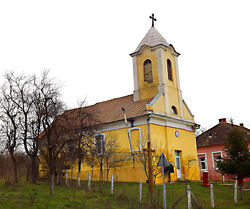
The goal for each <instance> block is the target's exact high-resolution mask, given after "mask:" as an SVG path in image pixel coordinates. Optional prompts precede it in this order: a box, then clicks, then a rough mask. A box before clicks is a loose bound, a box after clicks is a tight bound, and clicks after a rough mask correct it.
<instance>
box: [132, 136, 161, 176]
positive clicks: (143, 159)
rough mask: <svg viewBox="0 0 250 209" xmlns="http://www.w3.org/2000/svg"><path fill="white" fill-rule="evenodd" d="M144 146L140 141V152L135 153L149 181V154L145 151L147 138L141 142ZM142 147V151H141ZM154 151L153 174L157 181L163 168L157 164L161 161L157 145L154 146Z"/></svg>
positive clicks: (143, 138)
mask: <svg viewBox="0 0 250 209" xmlns="http://www.w3.org/2000/svg"><path fill="white" fill-rule="evenodd" d="M141 143H142V145H140V141H138V143H137V144H138V145H137V146H138V151H136V152H135V156H136V157H137V159H138V160H139V163H140V164H141V165H142V166H143V169H144V172H145V174H146V176H147V178H148V179H149V174H148V153H147V152H146V151H143V150H144V149H146V148H147V147H146V144H147V139H146V138H145V137H142V140H141ZM140 147H142V150H141V149H140ZM152 147H154V148H153V151H154V152H152V172H153V178H154V179H156V177H157V176H158V175H159V174H160V173H161V168H160V167H159V166H157V162H158V161H159V158H160V155H159V153H158V152H157V148H158V146H157V145H153V146H152Z"/></svg>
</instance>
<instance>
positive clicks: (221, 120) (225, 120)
mask: <svg viewBox="0 0 250 209" xmlns="http://www.w3.org/2000/svg"><path fill="white" fill-rule="evenodd" d="M226 122H227V119H226V118H220V119H219V123H226Z"/></svg>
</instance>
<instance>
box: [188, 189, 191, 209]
mask: <svg viewBox="0 0 250 209" xmlns="http://www.w3.org/2000/svg"><path fill="white" fill-rule="evenodd" d="M187 201H188V209H191V207H192V203H191V192H190V185H187Z"/></svg>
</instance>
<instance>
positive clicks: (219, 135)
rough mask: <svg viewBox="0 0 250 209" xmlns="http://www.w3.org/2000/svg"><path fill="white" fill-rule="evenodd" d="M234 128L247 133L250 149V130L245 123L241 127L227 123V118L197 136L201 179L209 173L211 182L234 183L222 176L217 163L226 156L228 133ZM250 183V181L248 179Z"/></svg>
mask: <svg viewBox="0 0 250 209" xmlns="http://www.w3.org/2000/svg"><path fill="white" fill-rule="evenodd" d="M233 128H238V129H239V130H240V131H242V132H244V133H246V137H247V140H248V147H249V148H250V130H249V129H248V128H246V127H244V125H243V123H241V124H240V125H239V126H238V125H234V124H231V123H227V120H226V118H222V119H219V124H217V125H216V126H214V127H212V128H210V129H209V130H207V131H205V132H204V133H202V134H200V135H199V136H197V152H198V159H199V166H200V171H201V178H202V176H203V172H204V171H208V176H209V179H210V180H222V181H232V179H231V178H230V177H228V176H222V175H221V174H220V173H219V171H218V168H217V161H219V160H220V159H221V158H222V157H224V156H225V151H224V147H225V143H226V138H227V133H228V132H229V131H231V130H232V129H233ZM247 181H250V179H247Z"/></svg>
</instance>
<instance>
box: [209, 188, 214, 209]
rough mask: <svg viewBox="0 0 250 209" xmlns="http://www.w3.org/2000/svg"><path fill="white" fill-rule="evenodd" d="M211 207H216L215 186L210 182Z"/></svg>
mask: <svg viewBox="0 0 250 209" xmlns="http://www.w3.org/2000/svg"><path fill="white" fill-rule="evenodd" d="M210 196H211V207H212V208H214V187H213V184H210Z"/></svg>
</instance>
